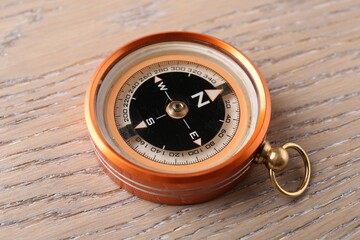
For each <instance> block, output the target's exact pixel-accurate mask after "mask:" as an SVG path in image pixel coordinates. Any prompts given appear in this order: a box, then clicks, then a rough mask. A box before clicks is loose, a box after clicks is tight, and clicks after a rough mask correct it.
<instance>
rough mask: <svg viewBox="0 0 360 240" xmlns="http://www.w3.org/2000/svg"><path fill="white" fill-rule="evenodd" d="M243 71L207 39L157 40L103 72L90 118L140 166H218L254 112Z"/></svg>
mask: <svg viewBox="0 0 360 240" xmlns="http://www.w3.org/2000/svg"><path fill="white" fill-rule="evenodd" d="M259 107H260V106H259V96H258V91H257V89H256V87H255V84H253V80H252V79H251V78H250V77H249V74H247V72H246V71H245V70H244V69H243V67H242V66H241V64H239V63H238V62H237V61H236V60H234V59H233V58H232V57H231V56H229V55H228V54H226V53H224V52H222V51H220V50H218V49H216V48H214V47H211V46H208V45H205V44H201V43H195V42H190V41H189V42H187V41H169V42H160V43H155V44H151V45H147V46H143V47H141V48H138V49H136V50H134V51H132V52H131V53H129V54H127V55H126V56H125V57H122V58H121V59H119V60H118V61H117V62H116V63H115V64H114V65H113V66H112V67H111V68H110V70H109V71H108V72H107V73H106V74H105V75H104V76H103V78H102V81H101V86H100V87H99V89H98V93H97V98H96V102H95V110H96V118H97V122H98V124H99V128H100V131H101V133H102V135H103V136H104V138H105V139H106V142H107V143H108V144H109V145H110V146H111V148H112V149H114V151H116V152H117V153H118V154H119V155H121V156H122V157H123V158H125V159H126V160H127V161H130V162H132V163H134V164H136V165H139V166H141V167H144V168H147V169H150V170H155V171H158V172H166V173H191V172H196V171H201V170H206V169H209V168H211V167H214V166H217V165H219V164H221V163H223V162H224V161H226V160H227V159H229V158H230V157H231V156H233V155H234V154H236V153H237V152H238V151H240V150H241V149H242V148H243V147H244V145H245V144H246V143H247V142H248V141H249V139H250V138H251V136H252V134H253V133H254V130H255V128H256V123H257V119H258V115H259Z"/></svg>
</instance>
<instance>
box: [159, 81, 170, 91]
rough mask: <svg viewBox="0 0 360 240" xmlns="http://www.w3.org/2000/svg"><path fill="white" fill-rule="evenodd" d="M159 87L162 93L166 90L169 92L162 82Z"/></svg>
mask: <svg viewBox="0 0 360 240" xmlns="http://www.w3.org/2000/svg"><path fill="white" fill-rule="evenodd" d="M158 87H159V88H160V90H161V91H166V90H168V89H167V88H166V86H165V84H164V83H163V82H160V83H159V84H158Z"/></svg>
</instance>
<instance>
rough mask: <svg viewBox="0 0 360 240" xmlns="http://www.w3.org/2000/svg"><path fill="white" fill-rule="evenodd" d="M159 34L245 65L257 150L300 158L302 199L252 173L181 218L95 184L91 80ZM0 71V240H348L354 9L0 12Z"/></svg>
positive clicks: (18, 5)
mask: <svg viewBox="0 0 360 240" xmlns="http://www.w3.org/2000/svg"><path fill="white" fill-rule="evenodd" d="M170 30H181V31H194V32H200V33H204V34H209V35H212V36H215V37H217V38H220V39H223V40H225V41H227V42H229V43H231V44H233V45H235V46H236V47H238V48H239V49H241V50H242V51H244V53H245V54H247V55H248V56H249V57H250V58H251V59H252V60H254V62H255V63H256V64H257V65H258V67H259V69H260V71H261V72H262V73H263V75H264V77H265V79H266V80H267V82H268V85H269V88H270V91H271V97H272V104H273V105H272V106H273V113H272V121H271V125H270V129H269V132H268V139H269V140H270V141H271V142H272V143H273V144H274V145H281V144H283V143H285V142H288V141H294V142H297V143H299V144H300V145H302V146H303V147H304V148H305V149H306V150H307V151H308V153H309V156H310V159H311V162H312V167H313V174H312V180H311V183H310V186H309V189H308V191H307V192H306V193H305V194H304V195H303V196H302V197H300V198H297V199H289V198H286V197H283V196H282V195H280V194H279V193H278V192H276V191H275V190H274V188H273V187H272V186H271V183H270V180H269V178H268V175H267V170H266V168H265V167H263V166H254V169H253V171H252V172H251V174H250V175H248V177H247V178H246V179H245V180H244V181H243V182H242V183H240V184H239V185H238V186H237V187H236V188H235V189H233V190H232V191H230V192H228V193H227V194H226V195H224V196H222V197H220V198H217V199H215V200H213V201H210V202H207V203H203V204H198V205H189V206H168V205H161V204H155V203H151V202H148V201H145V200H141V199H139V198H137V197H135V196H132V195H131V194H129V193H127V192H125V191H124V190H122V189H120V188H119V187H118V186H117V185H115V184H114V183H113V182H112V181H111V180H110V179H109V177H108V176H107V175H106V174H105V173H104V171H103V170H102V168H101V167H100V165H99V163H98V161H97V158H96V156H95V154H94V151H93V149H92V146H91V144H90V141H89V137H88V132H87V128H86V125H85V120H84V110H83V108H84V106H83V101H84V94H85V90H86V88H87V86H88V83H89V81H90V79H91V76H92V74H93V73H94V71H95V69H96V68H97V66H98V65H99V64H100V63H101V62H102V61H103V60H104V59H105V57H106V56H107V55H109V54H110V53H111V52H112V51H114V50H115V49H117V48H118V47H120V46H121V45H123V44H125V43H126V42H128V41H131V40H134V39H135V38H138V37H141V36H143V35H147V34H151V33H155V32H162V31H170ZM0 71H1V74H0V209H1V212H0V239H122V238H124V239H150V238H154V239H204V238H211V239H235V238H241V239H265V238H270V239H280V238H281V239H315V238H321V239H360V206H359V202H360V201H359V198H360V191H359V187H360V185H359V180H360V177H359V170H360V3H359V1H356V0H350V1H347V0H343V1H329V0H313V1H206V0H201V1H197V0H194V1H175V0H174V1H161V0H156V1H130V0H127V1H125V0H123V1H115V0H112V1H86V0H77V1H71V0H67V1H65V0H64V1H60V0H54V1H46V0H38V1H35V0H26V1H17V0H2V1H1V3H0ZM295 160H296V159H295ZM295 160H294V161H291V162H290V167H289V169H288V170H287V171H285V172H284V173H282V174H280V176H279V181H280V182H282V184H283V186H284V187H285V188H287V189H294V188H296V187H297V186H298V185H299V184H300V182H301V177H302V174H303V166H302V163H301V161H295Z"/></svg>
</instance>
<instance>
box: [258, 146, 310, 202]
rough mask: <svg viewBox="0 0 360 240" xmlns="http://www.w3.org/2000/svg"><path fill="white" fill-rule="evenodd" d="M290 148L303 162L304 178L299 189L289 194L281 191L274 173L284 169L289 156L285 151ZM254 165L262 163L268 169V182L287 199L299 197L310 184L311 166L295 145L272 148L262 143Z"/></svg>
mask: <svg viewBox="0 0 360 240" xmlns="http://www.w3.org/2000/svg"><path fill="white" fill-rule="evenodd" d="M288 148H291V149H294V150H296V151H297V152H298V153H299V154H300V156H301V158H302V159H303V161H304V167H305V176H304V179H303V182H302V184H301V187H300V188H299V189H298V190H297V191H295V192H289V191H286V190H285V189H283V188H282V187H281V186H280V184H279V183H278V181H277V180H276V175H275V173H276V172H279V171H282V170H284V169H285V168H286V166H287V164H288V162H289V154H288V152H287V150H286V149H288ZM254 161H255V162H256V163H263V164H265V166H266V167H267V168H268V169H269V176H270V180H271V182H272V183H273V185H274V187H275V188H276V189H277V190H278V191H279V192H281V193H282V194H284V195H286V196H289V197H297V196H300V195H301V194H302V193H303V192H304V191H305V190H306V188H307V186H308V185H309V182H310V175H311V166H310V160H309V157H308V156H307V154H306V152H305V151H304V149H302V148H301V147H300V146H299V145H297V144H295V143H286V144H285V145H283V146H282V147H279V148H273V147H271V145H270V143H269V142H268V141H264V143H263V145H262V147H261V148H260V151H259V152H258V154H257V155H256V156H255V159H254Z"/></svg>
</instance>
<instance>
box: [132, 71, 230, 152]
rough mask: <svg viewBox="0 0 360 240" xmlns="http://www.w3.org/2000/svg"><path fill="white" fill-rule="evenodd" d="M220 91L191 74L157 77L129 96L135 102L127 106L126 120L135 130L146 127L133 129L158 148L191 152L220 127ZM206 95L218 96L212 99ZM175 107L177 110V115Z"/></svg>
mask: <svg viewBox="0 0 360 240" xmlns="http://www.w3.org/2000/svg"><path fill="white" fill-rule="evenodd" d="M222 91H223V90H222V89H221V88H220V89H217V88H215V87H214V86H213V85H212V84H211V83H209V82H208V81H206V80H205V79H203V78H201V77H199V76H196V75H193V74H188V73H184V72H169V73H163V74H159V75H157V76H156V77H152V78H150V79H149V80H147V81H146V82H144V83H143V84H141V86H140V87H139V88H138V89H137V90H136V91H135V93H134V94H133V99H136V100H133V101H131V103H130V120H131V122H132V123H133V126H134V127H135V128H136V127H137V126H139V125H143V126H144V123H145V124H146V125H149V127H144V128H141V127H140V128H136V132H137V133H138V134H139V135H140V137H142V138H143V139H144V140H145V141H147V142H149V143H150V144H152V145H154V146H156V147H158V148H162V149H166V150H172V151H184V150H190V149H194V148H197V147H199V145H200V146H201V145H202V144H206V143H208V142H209V141H210V140H212V139H213V138H214V137H215V136H216V134H217V133H218V132H219V130H220V128H221V126H222V122H220V121H219V120H222V119H224V117H225V106H224V102H223V99H222V97H221V94H220V93H221V92H222ZM207 93H210V94H213V95H214V94H218V96H216V98H215V97H214V98H213V99H212V98H211V97H212V95H210V97H209V95H208V94H207ZM175 107H178V108H179V109H178V112H179V114H178V115H176V111H175ZM169 108H170V110H169ZM171 110H173V111H171ZM181 111H183V113H182V114H181ZM198 139H199V140H198ZM197 140H198V141H197ZM200 141H201V142H200Z"/></svg>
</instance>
